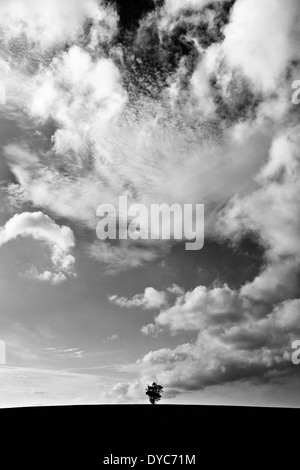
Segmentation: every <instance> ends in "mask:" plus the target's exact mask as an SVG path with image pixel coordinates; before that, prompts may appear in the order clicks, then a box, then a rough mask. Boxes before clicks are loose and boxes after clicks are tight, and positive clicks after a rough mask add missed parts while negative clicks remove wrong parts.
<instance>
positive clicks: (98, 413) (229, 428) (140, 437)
mask: <svg viewBox="0 0 300 470" xmlns="http://www.w3.org/2000/svg"><path fill="white" fill-rule="evenodd" d="M0 420H1V457H4V455H5V454H7V456H9V460H8V462H9V463H10V464H11V465H13V463H20V462H21V463H22V464H24V465H25V464H31V463H35V464H36V463H40V466H39V468H41V469H43V468H46V467H45V466H44V465H43V464H44V462H48V463H51V464H52V468H55V469H56V468H57V469H60V468H69V467H67V466H63V467H62V466H61V465H62V464H63V463H64V464H66V463H70V464H71V463H72V465H73V463H80V464H84V466H83V468H85V469H90V468H99V467H102V466H103V467H106V468H107V467H108V465H104V463H103V462H104V459H105V457H109V458H110V459H111V458H115V457H121V456H137V457H138V459H137V461H136V464H135V467H138V468H142V467H143V466H144V467H147V466H149V465H153V464H152V463H148V461H147V459H148V455H153V456H155V455H159V456H160V455H169V454H173V455H178V456H179V455H183V456H185V455H189V456H190V457H191V456H193V455H195V462H196V465H194V464H191V465H188V466H192V467H197V468H198V467H202V468H205V469H206V468H215V465H221V466H222V467H223V466H224V465H225V464H226V465H228V464H230V465H231V468H232V467H233V466H234V467H235V468H240V469H242V468H243V467H244V466H245V465H246V463H247V464H249V463H252V464H253V465H257V466H258V467H259V466H260V463H261V461H262V459H264V461H267V462H268V463H269V464H271V463H274V462H276V463H278V462H279V460H280V459H283V461H285V467H284V468H287V466H286V465H287V462H288V461H290V462H291V461H292V460H293V459H294V458H295V459H296V458H297V455H298V450H297V449H298V446H299V438H300V410H297V409H274V408H247V407H229V406H228V407H223V406H183V405H175V406H174V405H163V404H159V405H155V406H151V405H98V406H95V405H90V406H61V407H38V408H14V409H3V410H0ZM111 456H112V457H111ZM141 460H143V461H141ZM177 460H178V459H177ZM153 461H154V458H153V457H151V458H150V462H153ZM168 461H170V462H171V460H168V459H167V462H168ZM181 461H184V462H185V460H184V459H181ZM295 461H296V460H295ZM203 462H209V467H208V466H207V463H206V464H205V465H204V463H203ZM167 464H168V463H167ZM202 464H203V465H202ZM164 465H165V464H163V463H161V466H164ZM169 465H170V464H169ZM171 465H173V464H172V463H171ZM175 465H176V466H177V465H180V466H183V464H181V462H180V461H177V464H176V463H175ZM121 466H122V467H127V468H129V467H130V466H129V465H127V464H122V465H121ZM185 466H187V465H186V464H185ZM3 468H4V467H3ZM6 468H8V467H6ZM16 468H17V467H16ZM70 468H73V467H70ZM74 468H75V467H74Z"/></svg>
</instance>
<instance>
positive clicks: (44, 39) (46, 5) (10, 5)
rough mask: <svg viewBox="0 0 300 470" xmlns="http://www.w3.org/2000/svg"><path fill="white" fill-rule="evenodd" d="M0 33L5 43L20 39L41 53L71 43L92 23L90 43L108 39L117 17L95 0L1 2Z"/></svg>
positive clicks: (114, 30) (17, 0)
mask: <svg viewBox="0 0 300 470" xmlns="http://www.w3.org/2000/svg"><path fill="white" fill-rule="evenodd" d="M0 18H1V19H0V33H1V36H0V37H1V40H2V41H4V43H5V42H9V41H13V40H17V39H19V40H23V42H24V38H25V39H26V40H27V41H28V43H29V44H30V45H31V47H32V45H33V46H37V47H38V48H39V49H41V51H46V50H48V49H50V48H55V47H62V46H64V45H65V44H67V43H72V42H73V41H75V40H77V39H78V36H80V35H82V34H83V32H84V26H85V24H86V22H87V20H89V21H90V22H92V28H91V32H90V35H91V36H90V40H91V44H92V45H93V44H94V43H95V41H96V40H97V39H98V40H101V39H107V38H110V37H111V36H112V35H113V34H115V32H116V29H117V15H116V14H115V13H114V11H113V10H112V9H111V8H104V7H103V5H102V4H101V2H97V1H96V0H87V1H84V2H81V1H80V0H64V2H60V1H59V0H45V1H43V3H41V2H39V1H38V0H3V1H2V2H1V5H0Z"/></svg>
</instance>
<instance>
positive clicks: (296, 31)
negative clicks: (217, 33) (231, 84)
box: [222, 0, 300, 93]
mask: <svg viewBox="0 0 300 470" xmlns="http://www.w3.org/2000/svg"><path fill="white" fill-rule="evenodd" d="M299 15H300V8H299V2H298V1H297V0H291V1H290V2H288V3H287V2H286V1H284V0H265V1H263V2H261V1H260V0H238V1H237V2H236V3H235V4H234V7H233V10H232V14H231V21H230V23H229V25H228V26H226V28H225V30H224V35H225V40H224V42H223V44H222V50H223V51H224V53H225V56H226V59H227V61H228V64H229V65H230V67H232V68H240V69H241V70H242V72H243V74H244V75H245V76H246V77H247V78H248V79H249V80H251V82H252V85H253V87H254V88H255V89H256V90H257V91H258V92H264V93H271V92H274V91H276V89H277V86H278V85H279V82H280V81H281V80H284V79H285V77H284V74H285V73H286V71H287V68H288V67H289V66H290V64H291V62H292V61H293V60H294V61H297V60H299V58H300V57H299V47H298V44H299V36H300V28H299Z"/></svg>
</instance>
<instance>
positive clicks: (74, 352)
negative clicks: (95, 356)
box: [45, 348, 83, 359]
mask: <svg viewBox="0 0 300 470" xmlns="http://www.w3.org/2000/svg"><path fill="white" fill-rule="evenodd" d="M45 351H47V352H50V353H54V354H56V355H58V356H61V357H65V358H75V359H78V358H81V357H82V356H83V351H82V350H81V349H78V348H67V349H59V348H45Z"/></svg>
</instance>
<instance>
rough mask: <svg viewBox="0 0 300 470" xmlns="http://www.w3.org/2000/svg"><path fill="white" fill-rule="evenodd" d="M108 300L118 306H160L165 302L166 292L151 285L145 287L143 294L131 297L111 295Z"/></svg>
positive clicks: (151, 307) (152, 307) (146, 307)
mask: <svg viewBox="0 0 300 470" xmlns="http://www.w3.org/2000/svg"><path fill="white" fill-rule="evenodd" d="M109 300H110V301H111V302H113V303H114V304H116V305H119V306H120V307H127V308H131V307H141V308H143V309H155V308H161V307H162V306H163V305H164V304H165V303H166V300H167V298H166V294H165V292H163V291H158V290H156V289H154V288H153V287H147V288H146V289H145V292H144V293H143V294H137V295H135V296H134V297H133V298H132V299H127V298H126V297H118V296H116V295H111V296H110V297H109Z"/></svg>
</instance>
